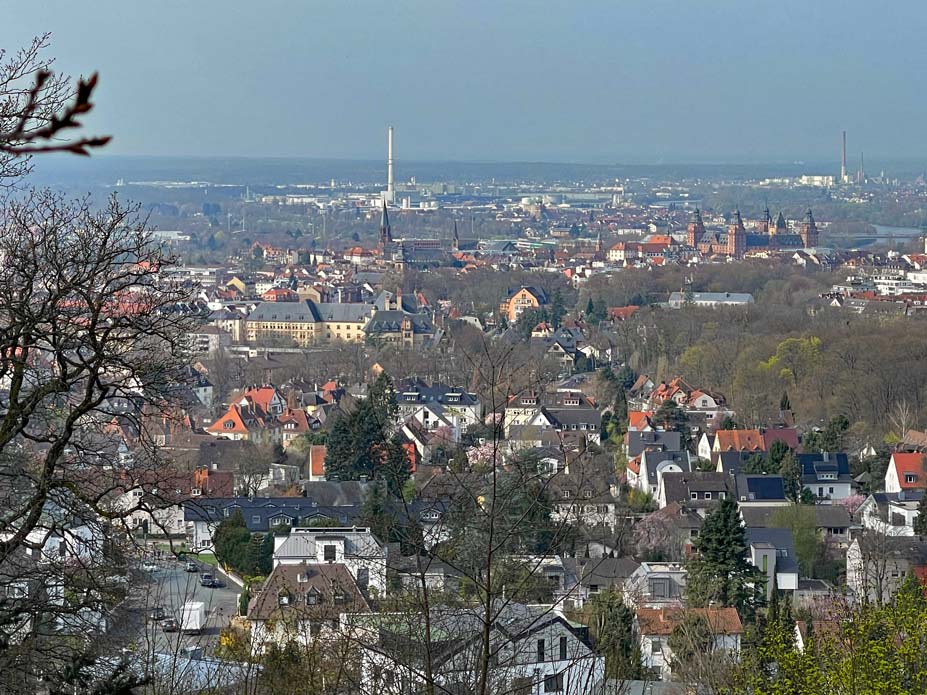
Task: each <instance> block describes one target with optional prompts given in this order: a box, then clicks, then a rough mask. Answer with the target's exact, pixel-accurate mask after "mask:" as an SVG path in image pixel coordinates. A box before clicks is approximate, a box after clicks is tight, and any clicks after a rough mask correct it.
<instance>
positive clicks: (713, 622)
mask: <svg viewBox="0 0 927 695" xmlns="http://www.w3.org/2000/svg"><path fill="white" fill-rule="evenodd" d="M690 610H691V611H692V612H693V613H695V614H696V615H699V616H701V617H702V618H705V619H706V620H707V621H708V625H709V626H710V628H711V632H712V633H713V634H715V635H740V634H743V631H744V628H743V624H742V623H741V622H740V616H739V615H737V610H736V609H734V608H693V609H690ZM636 615H637V624H638V626H639V627H640V634H641V635H662V636H668V635H671V634H672V633H673V630H674V629H675V628H676V626H677V625H678V624H679V623H680V622H682V620H683V618H684V617H685V610H684V609H682V608H638V609H637V611H636Z"/></svg>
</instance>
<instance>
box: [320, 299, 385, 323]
mask: <svg viewBox="0 0 927 695" xmlns="http://www.w3.org/2000/svg"><path fill="white" fill-rule="evenodd" d="M315 310H316V314H317V315H318V317H319V320H320V321H342V322H345V323H362V322H364V321H366V320H367V317H369V316H370V314H371V312H372V311H373V306H372V305H370V304H348V303H341V302H326V303H322V304H316V305H315Z"/></svg>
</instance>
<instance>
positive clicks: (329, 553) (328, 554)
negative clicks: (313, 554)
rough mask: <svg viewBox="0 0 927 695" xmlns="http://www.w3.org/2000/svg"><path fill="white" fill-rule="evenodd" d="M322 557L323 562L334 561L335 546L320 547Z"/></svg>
mask: <svg viewBox="0 0 927 695" xmlns="http://www.w3.org/2000/svg"><path fill="white" fill-rule="evenodd" d="M322 558H323V559H324V560H325V562H334V561H335V546H333V545H326V546H324V547H323V548H322Z"/></svg>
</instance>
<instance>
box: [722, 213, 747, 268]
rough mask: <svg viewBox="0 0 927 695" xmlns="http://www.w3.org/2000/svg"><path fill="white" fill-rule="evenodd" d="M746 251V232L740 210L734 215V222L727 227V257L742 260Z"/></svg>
mask: <svg viewBox="0 0 927 695" xmlns="http://www.w3.org/2000/svg"><path fill="white" fill-rule="evenodd" d="M746 250H747V230H746V228H745V227H744V221H743V218H742V217H741V216H740V210H737V211H736V212H735V213H734V222H733V223H732V224H729V225H728V226H727V255H729V256H733V257H734V258H743V256H744V253H745V252H746Z"/></svg>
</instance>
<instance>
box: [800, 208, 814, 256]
mask: <svg viewBox="0 0 927 695" xmlns="http://www.w3.org/2000/svg"><path fill="white" fill-rule="evenodd" d="M798 234H799V235H800V236H801V243H802V246H804V247H805V248H806V249H813V248H814V247H815V246H817V245H818V228H817V225H815V224H814V215H812V214H811V210H808V214H807V216H806V217H805V221H804V222H802V223H801V226H800V227H799V228H798Z"/></svg>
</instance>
